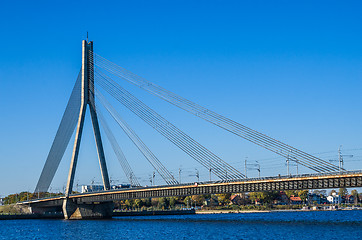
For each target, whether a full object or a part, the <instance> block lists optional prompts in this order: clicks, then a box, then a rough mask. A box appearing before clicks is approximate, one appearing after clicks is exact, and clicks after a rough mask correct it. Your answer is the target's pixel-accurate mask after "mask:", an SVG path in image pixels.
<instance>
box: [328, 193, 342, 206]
mask: <svg viewBox="0 0 362 240" xmlns="http://www.w3.org/2000/svg"><path fill="white" fill-rule="evenodd" d="M327 201H328V202H329V203H330V204H340V203H341V202H342V198H341V196H339V195H338V194H337V193H332V195H331V196H328V197H327Z"/></svg>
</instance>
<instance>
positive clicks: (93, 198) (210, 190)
mask: <svg viewBox="0 0 362 240" xmlns="http://www.w3.org/2000/svg"><path fill="white" fill-rule="evenodd" d="M340 187H347V188H348V187H362V171H353V172H344V173H334V174H331V173H329V174H309V175H299V176H290V177H286V176H283V177H268V178H257V179H242V180H240V179H239V180H233V181H216V182H200V183H189V184H180V185H172V186H170V185H167V186H153V187H140V188H128V189H117V190H110V191H102V192H90V193H81V194H74V195H71V196H69V198H71V199H74V201H75V202H77V203H79V204H81V203H94V202H108V201H117V200H125V199H137V198H157V197H171V196H189V195H200V194H220V193H239V192H257V191H273V190H277V191H281V190H301V189H327V188H340ZM64 199H65V197H64V196H61V197H53V198H44V199H37V200H31V201H26V202H21V203H19V204H30V205H32V204H34V205H42V206H44V207H46V206H61V204H62V202H63V200H64Z"/></svg>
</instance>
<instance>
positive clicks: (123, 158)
mask: <svg viewBox="0 0 362 240" xmlns="http://www.w3.org/2000/svg"><path fill="white" fill-rule="evenodd" d="M94 109H96V111H97V115H98V119H99V120H100V123H101V126H102V127H103V130H104V132H105V133H106V136H107V138H108V141H109V142H110V143H111V146H112V148H113V151H114V153H115V155H116V156H117V159H118V161H119V163H120V164H121V167H122V169H123V171H124V173H125V175H126V177H127V179H128V181H129V183H130V184H131V185H132V186H141V185H140V183H139V182H138V180H137V177H136V176H135V174H134V172H133V170H132V169H131V166H130V165H129V163H128V161H127V158H126V156H125V155H124V153H123V151H122V149H121V148H120V146H119V144H118V142H117V140H116V138H115V137H114V135H113V133H112V131H111V129H110V128H109V126H108V124H107V122H106V120H105V119H104V117H103V115H102V114H101V112H100V111H98V108H95V107H94Z"/></svg>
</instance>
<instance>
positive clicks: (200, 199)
mask: <svg viewBox="0 0 362 240" xmlns="http://www.w3.org/2000/svg"><path fill="white" fill-rule="evenodd" d="M191 198H192V201H194V202H196V205H198V206H201V205H203V204H204V201H205V198H204V196H203V195H194V196H192V197H191Z"/></svg>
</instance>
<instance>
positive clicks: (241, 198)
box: [230, 193, 249, 205]
mask: <svg viewBox="0 0 362 240" xmlns="http://www.w3.org/2000/svg"><path fill="white" fill-rule="evenodd" d="M230 201H231V204H235V205H245V204H247V203H248V202H249V198H248V196H247V195H246V194H245V193H237V194H234V195H231V197H230Z"/></svg>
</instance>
